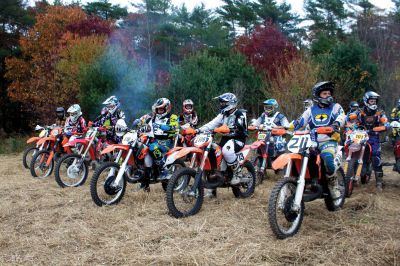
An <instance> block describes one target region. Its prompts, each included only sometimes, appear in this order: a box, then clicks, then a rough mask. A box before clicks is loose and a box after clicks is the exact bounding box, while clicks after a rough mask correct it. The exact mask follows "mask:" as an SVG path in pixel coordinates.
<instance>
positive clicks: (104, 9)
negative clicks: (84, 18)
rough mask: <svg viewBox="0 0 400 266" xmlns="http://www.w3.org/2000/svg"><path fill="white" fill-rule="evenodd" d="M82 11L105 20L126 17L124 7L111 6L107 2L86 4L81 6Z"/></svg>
mask: <svg viewBox="0 0 400 266" xmlns="http://www.w3.org/2000/svg"><path fill="white" fill-rule="evenodd" d="M83 10H84V11H85V12H86V13H87V14H88V15H91V16H92V15H96V16H99V17H101V18H103V19H105V20H117V19H120V18H123V17H125V16H127V15H128V10H127V9H126V7H120V5H112V4H111V3H110V2H109V0H100V1H97V2H91V3H87V4H86V5H84V6H83Z"/></svg>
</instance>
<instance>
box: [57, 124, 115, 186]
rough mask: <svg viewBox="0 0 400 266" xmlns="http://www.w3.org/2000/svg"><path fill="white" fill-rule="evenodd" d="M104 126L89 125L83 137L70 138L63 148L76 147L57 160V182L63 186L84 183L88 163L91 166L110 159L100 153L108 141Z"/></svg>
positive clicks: (108, 156) (107, 155)
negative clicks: (73, 150) (72, 151)
mask: <svg viewBox="0 0 400 266" xmlns="http://www.w3.org/2000/svg"><path fill="white" fill-rule="evenodd" d="M106 131H107V129H106V128H103V127H89V128H88V129H87V131H86V133H85V137H84V138H70V139H69V141H68V143H66V144H64V146H63V147H64V148H68V147H70V148H74V147H75V148H77V151H76V152H74V153H67V154H65V155H63V156H62V157H61V158H60V159H59V160H58V162H57V164H56V167H55V170H54V177H55V180H56V182H57V184H58V185H59V186H60V187H62V188H64V187H78V186H81V185H83V184H84V183H85V181H86V178H87V176H88V173H89V164H90V163H92V165H93V168H95V166H96V165H97V164H99V163H100V162H103V161H109V160H110V159H111V156H110V154H104V155H101V154H100V153H101V151H102V150H103V149H104V148H105V147H106V146H108V145H111V144H112V143H109V142H108V141H107V140H106Z"/></svg>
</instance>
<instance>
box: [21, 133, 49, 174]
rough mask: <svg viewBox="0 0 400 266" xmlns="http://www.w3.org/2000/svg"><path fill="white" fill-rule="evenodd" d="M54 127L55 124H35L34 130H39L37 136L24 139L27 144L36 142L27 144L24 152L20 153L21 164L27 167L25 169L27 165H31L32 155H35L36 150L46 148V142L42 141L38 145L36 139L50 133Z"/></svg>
mask: <svg viewBox="0 0 400 266" xmlns="http://www.w3.org/2000/svg"><path fill="white" fill-rule="evenodd" d="M54 127H55V125H51V126H45V127H42V126H39V125H37V126H36V127H35V131H39V130H40V133H39V135H38V136H37V137H31V138H29V139H28V140H27V141H26V143H27V144H31V143H36V145H35V146H29V147H28V148H26V149H25V150H24V153H23V155H22V164H23V165H24V167H25V168H27V169H28V168H29V166H30V165H31V161H32V158H33V156H35V155H36V153H37V152H38V151H41V150H43V149H46V148H47V143H48V142H43V143H42V144H40V145H39V144H38V141H39V140H40V139H42V138H45V137H47V136H48V135H49V134H50V131H51V130H52V129H53V128H54Z"/></svg>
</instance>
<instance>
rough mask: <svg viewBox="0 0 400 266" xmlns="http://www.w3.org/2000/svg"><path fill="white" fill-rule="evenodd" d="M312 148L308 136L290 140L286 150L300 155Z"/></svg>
mask: <svg viewBox="0 0 400 266" xmlns="http://www.w3.org/2000/svg"><path fill="white" fill-rule="evenodd" d="M311 146H312V141H311V138H310V135H298V136H294V137H293V138H291V139H290V141H289V143H288V146H287V147H288V150H289V151H290V152H292V153H301V152H303V151H304V150H306V149H308V148H310V147H311Z"/></svg>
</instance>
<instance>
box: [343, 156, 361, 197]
mask: <svg viewBox="0 0 400 266" xmlns="http://www.w3.org/2000/svg"><path fill="white" fill-rule="evenodd" d="M357 166H358V164H357V160H356V159H355V158H352V159H351V160H350V161H349V163H348V167H347V173H346V176H345V194H346V197H347V198H350V197H351V195H352V194H353V187H354V176H355V175H356V170H357Z"/></svg>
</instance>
